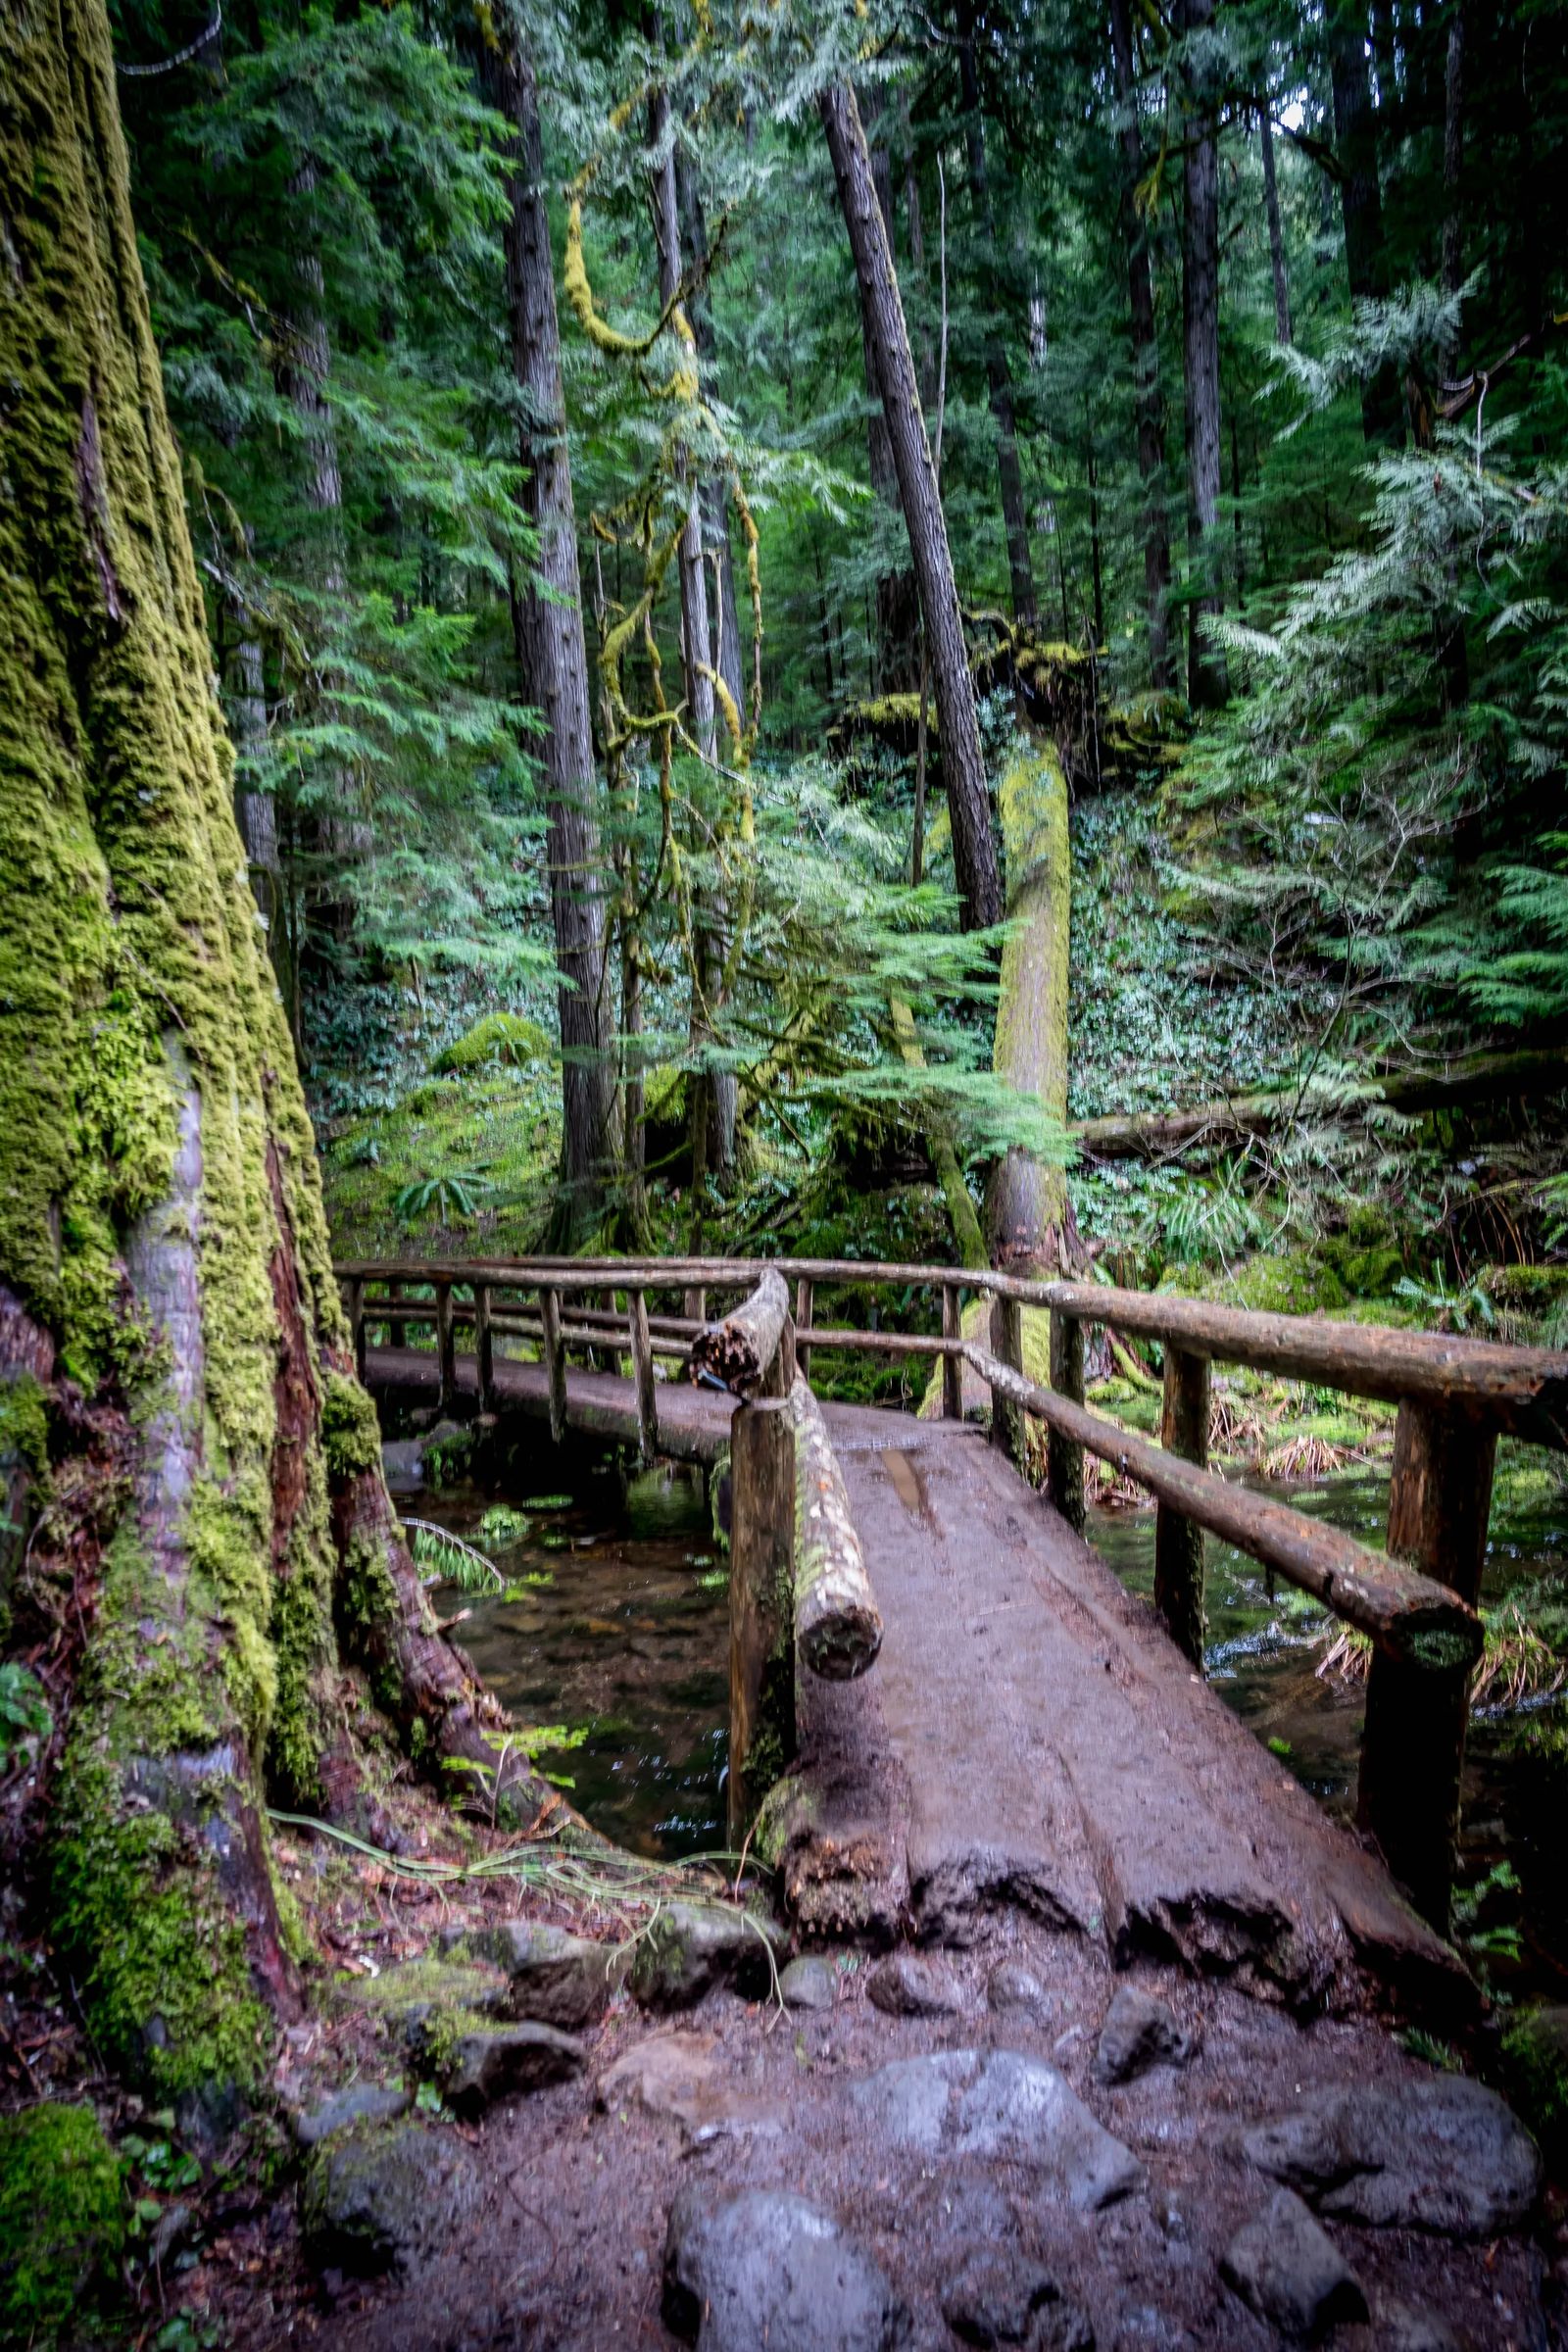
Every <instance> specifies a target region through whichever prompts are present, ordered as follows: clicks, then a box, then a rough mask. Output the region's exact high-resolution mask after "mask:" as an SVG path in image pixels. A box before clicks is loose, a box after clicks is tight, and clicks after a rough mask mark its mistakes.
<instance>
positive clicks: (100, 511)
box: [0, 0, 493, 2095]
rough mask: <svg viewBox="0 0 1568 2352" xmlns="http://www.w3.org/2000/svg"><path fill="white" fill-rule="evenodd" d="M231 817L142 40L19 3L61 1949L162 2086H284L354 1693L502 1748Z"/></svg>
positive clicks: (27, 1233)
mask: <svg viewBox="0 0 1568 2352" xmlns="http://www.w3.org/2000/svg"><path fill="white" fill-rule="evenodd" d="M232 784H233V774H232V760H231V756H230V752H229V748H228V744H227V742H226V740H225V738H224V734H223V729H222V723H221V714H220V711H219V706H218V701H217V690H216V683H215V680H214V678H213V676H212V674H211V661H210V655H209V649H208V638H207V629H206V624H205V617H204V613H203V610H202V603H201V596H200V591H199V588H198V585H197V578H196V571H195V566H194V564H193V561H192V556H191V547H190V540H189V535H188V531H187V525H186V517H185V509H184V503H183V496H182V487H181V480H180V469H179V461H178V455H177V452H176V450H175V446H174V442H173V437H172V433H171V430H170V426H169V422H168V417H167V415H166V411H165V406H164V395H163V386H162V381H161V377H160V370H159V361H158V354H157V351H156V349H155V347H154V343H153V339H152V333H151V329H150V324H149V318H148V308H147V297H146V292H145V289H144V287H143V283H142V275H141V268H140V263H139V261H138V258H137V250H136V240H135V233H134V229H133V226H132V222H131V218H130V209H129V198H128V185H127V177H126V168H125V154H124V148H123V141H122V137H121V130H120V122H119V114H118V106H117V100H116V92H115V75H114V65H113V59H112V55H111V49H110V34H109V23H108V18H107V15H106V13H105V10H104V7H103V5H102V0H37V4H36V5H32V6H28V7H26V8H22V9H18V8H12V9H6V10H3V11H0V1382H3V1383H4V1387H3V1390H0V1403H3V1406H4V1412H5V1418H6V1421H7V1423H8V1424H9V1425H11V1426H12V1427H13V1428H14V1429H15V1428H22V1429H24V1431H25V1435H26V1439H27V1444H26V1450H27V1454H28V1458H29V1460H30V1463H31V1467H32V1472H33V1477H32V1482H31V1489H32V1491H31V1507H32V1508H33V1509H34V1510H35V1511H36V1510H37V1509H38V1506H39V1504H40V1502H41V1503H42V1504H43V1506H44V1507H43V1509H42V1514H41V1516H39V1517H38V1518H37V1520H36V1523H35V1526H34V1530H33V1540H32V1542H31V1544H30V1545H29V1547H28V1550H27V1555H26V1560H25V1565H24V1566H23V1568H22V1569H21V1570H20V1571H19V1573H18V1575H17V1577H16V1580H15V1583H14V1587H13V1591H12V1593H11V1595H10V1610H11V1617H12V1626H11V1632H12V1637H13V1638H18V1637H20V1638H24V1639H25V1642H26V1643H27V1646H28V1648H29V1650H30V1651H32V1652H34V1653H36V1654H38V1655H40V1656H41V1657H42V1659H43V1662H44V1664H43V1670H44V1673H45V1676H46V1679H47V1680H48V1682H49V1685H50V1690H51V1696H52V1698H53V1700H54V1702H55V1707H56V1715H57V1735H56V1739H55V1741H54V1745H53V1748H52V1750H51V1754H50V1757H49V1760H48V1773H47V1784H48V1785H47V1789H46V1803H45V1804H44V1805H43V1806H42V1807H41V1808H40V1814H39V1819H40V1821H41V1822H43V1823H46V1825H47V1838H46V1841H45V1843H44V1846H43V1848H42V1850H41V1851H40V1853H39V1854H38V1856H36V1857H35V1858H36V1859H37V1860H38V1862H39V1873H38V1881H39V1895H40V1900H41V1903H42V1905H43V1908H44V1913H45V1917H46V1919H47V1920H48V1921H49V1923H50V1925H51V1928H52V1933H53V1935H54V1936H55V1938H56V1941H57V1945H58V1946H59V1947H60V1949H61V1951H62V1956H63V1958H64V1959H65V1961H66V1963H67V1965H68V1966H69V1969H70V1972H71V1976H72V1978H73V1982H74V1984H75V1985H76V1986H77V1988H78V1989H79V1992H80V1995H81V1999H82V2003H83V2007H84V2010H85V2013H86V2016H87V2019H88V2021H89V2023H90V2025H91V2028H92V2031H93V2034H94V2037H95V2040H96V2043H97V2046H98V2048H99V2049H100V2050H101V2051H102V2052H103V2053H104V2054H105V2056H106V2057H108V2058H109V2059H111V2060H112V2061H113V2062H116V2063H118V2064H120V2065H121V2066H123V2068H125V2069H126V2070H127V2071H129V2072H130V2073H132V2074H133V2075H136V2076H138V2077H140V2078H141V2079H142V2080H144V2081H145V2082H148V2083H149V2084H150V2085H151V2086H152V2087H153V2088H155V2089H156V2090H157V2091H158V2092H159V2093H160V2094H162V2095H178V2094H180V2093H192V2094H200V2093H208V2094H211V2093H214V2092H219V2091H221V2090H223V2089H224V2088H225V2087H229V2086H237V2087H239V2088H240V2089H244V2088H246V2087H247V2086H249V2085H251V2084H253V2083H255V2082H258V2081H259V2080H260V2079H261V2077H262V2075H263V2073H264V2071H265V2068H266V2064H267V2058H268V2046H269V2038H270V2029H271V2023H272V2020H273V2019H274V2017H275V2016H276V2014H277V2013H278V2012H279V2011H284V2012H286V2011H287V2010H288V2009H289V2007H290V2006H291V2005H292V2003H293V2001H294V1999H295V1997H296V1996H295V1987H294V1979H293V1963H292V1961H291V1959H290V1954H289V1943H290V1938H289V1934H288V1930H287V1921H286V1906H285V1905H284V1904H283V1902H282V1901H281V1899H280V1897H279V1895H278V1892H277V1889H276V1887H275V1885H274V1881H273V1876H272V1872H271V1867H270V1850H269V1837H268V1828H267V1816H266V1804H267V1801H268V1799H269V1797H270V1796H272V1795H274V1794H275V1795H277V1796H281V1797H283V1798H285V1799H286V1800H289V1801H292V1802H293V1803H295V1804H297V1805H310V1806H319V1807H321V1808H323V1809H338V1810H341V1809H344V1808H352V1807H353V1806H354V1805H355V1803H356V1801H357V1797H358V1793H359V1788H360V1774H359V1771H358V1763H357V1753H356V1749H355V1747H354V1744H353V1742H352V1740H351V1736H350V1730H349V1710H348V1708H347V1706H346V1704H345V1703H344V1691H345V1684H344V1678H343V1666H344V1662H345V1661H346V1660H353V1661H355V1662H356V1663H357V1664H358V1666H359V1667H360V1669H361V1671H362V1673H363V1675H364V1677H365V1679H366V1681H367V1682H368V1688H369V1691H370V1693H371V1695H372V1696H373V1697H374V1699H375V1700H376V1701H378V1702H379V1704H380V1707H381V1709H382V1710H383V1711H384V1713H385V1715H386V1716H387V1717H388V1718H390V1719H391V1721H392V1722H393V1723H394V1724H395V1725H396V1727H397V1730H398V1733H399V1735H400V1736H401V1738H402V1740H403V1742H404V1744H405V1745H407V1746H408V1747H410V1748H412V1749H414V1750H415V1751H417V1752H422V1753H424V1754H426V1755H428V1756H429V1757H431V1758H440V1757H442V1756H452V1755H466V1756H468V1757H470V1758H473V1759H475V1760H478V1759H482V1758H487V1757H490V1755H491V1751H490V1750H489V1748H488V1747H487V1745H486V1743H485V1740H484V1736H483V1735H484V1731H485V1728H486V1702H484V1701H483V1700H482V1699H481V1698H480V1696H479V1694H478V1693H477V1692H476V1691H475V1689H474V1688H473V1686H472V1684H471V1683H470V1681H469V1680H468V1678H467V1677H466V1674H465V1673H464V1671H463V1670H462V1668H461V1667H460V1665H459V1663H458V1661H457V1659H456V1656H455V1655H454V1653H453V1652H452V1651H451V1650H450V1649H448V1648H447V1646H446V1645H445V1644H444V1643H443V1642H441V1640H440V1639H439V1637H438V1636H437V1634H436V1633H435V1631H434V1627H433V1624H432V1622H431V1620H430V1617H429V1614H428V1608H427V1605H426V1603H425V1601H424V1599H423V1595H422V1594H421V1593H420V1590H419V1586H418V1583H417V1578H416V1576H415V1573H414V1570H413V1567H412V1564H411V1562H410V1560H409V1558H408V1554H407V1552H406V1551H405V1549H404V1548H403V1545H402V1543H401V1540H400V1537H399V1533H398V1528H397V1522H396V1520H395V1518H394V1516H393V1513H392V1510H391V1506H390V1504H389V1502H388V1500H387V1496H386V1491H385V1487H384V1485H383V1483H382V1479H381V1469H380V1455H379V1448H378V1438H377V1432H376V1428H375V1421H374V1415H373V1413H372V1411H371V1408H370V1405H369V1402H368V1398H367V1397H365V1395H364V1394H363V1392H362V1391H361V1390H360V1389H359V1388H358V1387H357V1386H356V1385H355V1383H354V1380H353V1378H352V1375H351V1370H350V1366H351V1361H352V1359H351V1356H350V1354H349V1350H348V1338H347V1332H346V1330H345V1328H344V1324H343V1319H342V1315H341V1310H340V1308H339V1304H338V1300H337V1297H336V1293H335V1289H334V1285H333V1280H332V1273H331V1266H330V1261H329V1255H328V1245H327V1236H326V1228H325V1223H324V1219H323V1215H322V1208H321V1196H320V1190H319V1180H318V1176H317V1171H316V1160H315V1150H314V1144H313V1139H312V1135H311V1129H310V1123H309V1120H308V1117H307V1115H306V1109H305V1103H304V1099H303V1096H302V1093H301V1089H300V1083H299V1079H298V1076H297V1073H296V1070H295V1066H294V1059H293V1053H292V1048H291V1043H290V1038H289V1033H288V1028H287V1024H286V1021H285V1018H284V1013H283V1007H282V1005H281V1002H280V1000H279V997H278V994H277V989H276V986H275V984H274V981H273V978H272V974H271V971H270V967H269V964H268V960H267V956H266V948H265V941H264V938H263V934H262V929H261V926H260V925H259V923H258V921H257V916H256V908H255V906H254V903H253V901H252V898H251V894H250V889H249V886H248V882H247V878H246V864H245V852H244V848H243V846H242V844H241V841H240V838H239V833H238V830H237V828H236V825H235V821H234V809H233V798H232ZM44 1431H46V1432H47V1458H45V1457H44V1447H43V1443H42V1441H41V1438H40V1435H39V1433H40V1432H44ZM492 1760H493V1758H492Z"/></svg>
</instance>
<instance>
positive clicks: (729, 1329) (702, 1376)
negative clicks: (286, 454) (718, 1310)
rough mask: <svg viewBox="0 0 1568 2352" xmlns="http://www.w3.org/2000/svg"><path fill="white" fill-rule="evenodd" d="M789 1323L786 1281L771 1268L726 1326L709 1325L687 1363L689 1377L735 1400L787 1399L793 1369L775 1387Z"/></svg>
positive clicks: (727, 1320) (696, 1343)
mask: <svg viewBox="0 0 1568 2352" xmlns="http://www.w3.org/2000/svg"><path fill="white" fill-rule="evenodd" d="M789 1320H790V1295H789V1292H788V1290H787V1289H786V1287H785V1283H784V1277H783V1275H782V1274H780V1273H779V1272H778V1271H777V1269H776V1268H775V1267H772V1266H768V1267H766V1268H764V1270H763V1273H762V1277H761V1280H760V1282H759V1283H758V1286H757V1288H756V1290H755V1291H753V1292H752V1294H751V1296H750V1298H748V1299H743V1300H742V1301H741V1303H740V1305H739V1306H737V1307H736V1308H735V1309H734V1311H733V1313H731V1314H728V1315H726V1316H725V1317H724V1320H723V1322H722V1323H710V1324H709V1325H708V1326H707V1327H706V1328H705V1329H704V1330H702V1331H700V1332H699V1333H698V1335H697V1337H696V1339H695V1340H694V1341H693V1342H692V1351H691V1355H690V1357H689V1358H688V1360H687V1371H688V1373H689V1375H690V1377H691V1378H692V1379H693V1380H694V1381H696V1380H707V1381H709V1382H710V1383H711V1384H712V1385H713V1386H715V1387H717V1388H721V1389H728V1390H729V1392H730V1395H731V1396H732V1397H756V1396H759V1395H760V1394H761V1393H762V1392H763V1391H764V1389H765V1390H767V1391H768V1393H769V1394H771V1395H776V1396H782V1395H786V1394H787V1393H788V1388H789V1378H790V1376H791V1375H792V1374H793V1371H794V1366H793V1364H790V1365H788V1366H787V1367H786V1368H785V1374H784V1377H783V1378H782V1380H779V1381H778V1382H777V1385H772V1384H773V1383H774V1382H775V1367H776V1365H777V1363H778V1359H779V1355H780V1351H781V1349H782V1348H784V1346H785V1342H786V1332H787V1327H788V1324H789ZM792 1352H793V1351H792Z"/></svg>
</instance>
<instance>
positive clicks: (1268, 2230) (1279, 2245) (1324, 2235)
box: [1219, 2188, 1367, 2343]
mask: <svg viewBox="0 0 1568 2352" xmlns="http://www.w3.org/2000/svg"><path fill="white" fill-rule="evenodd" d="M1219 2273H1220V2277H1221V2278H1223V2279H1224V2280H1225V2283H1226V2285H1227V2286H1232V2287H1234V2288H1235V2289H1236V2292H1237V2293H1238V2294H1239V2295H1240V2296H1241V2298H1242V2301H1243V2302H1244V2303H1245V2304H1247V2306H1248V2307H1249V2309H1250V2310H1252V2311H1255V2312H1256V2314H1257V2316H1258V2318H1259V2319H1260V2320H1266V2321H1267V2322H1268V2324H1269V2326H1270V2327H1277V2328H1278V2329H1279V2330H1280V2333H1281V2334H1282V2335H1289V2336H1295V2337H1297V2338H1298V2339H1299V2340H1301V2341H1304V2342H1306V2343H1316V2342H1317V2341H1318V2339H1319V2337H1321V2336H1323V2335H1325V2334H1327V2332H1328V2330H1329V2329H1330V2328H1331V2327H1335V2326H1336V2325H1337V2324H1338V2323H1339V2322H1340V2321H1341V2320H1364V2319H1365V2318H1366V2316H1367V2305H1366V2296H1365V2295H1364V2294H1363V2292H1362V2290H1361V2284H1360V2281H1359V2280H1358V2278H1356V2276H1355V2273H1354V2272H1353V2271H1352V2270H1351V2269H1350V2266H1349V2264H1348V2262H1347V2261H1346V2260H1345V2257H1344V2256H1343V2255H1342V2254H1341V2252H1340V2250H1339V2248H1338V2246H1336V2244H1335V2243H1334V2240H1333V2239H1332V2238H1331V2237H1330V2235H1329V2233H1328V2231H1327V2230H1326V2229H1322V2228H1321V2227H1320V2226H1319V2224H1318V2223H1317V2222H1315V2221H1314V2220H1313V2219H1312V2216H1311V2214H1310V2213H1309V2212H1308V2211H1307V2209H1306V2207H1305V2206H1304V2205H1303V2204H1302V2203H1301V2200H1300V2198H1299V2197H1298V2196H1296V2195H1294V2194H1293V2192H1292V2191H1291V2190H1290V2189H1288V2188H1281V2189H1276V2191H1275V2193H1274V2195H1273V2196H1272V2197H1271V2198H1270V2200H1269V2202H1268V2204H1267V2205H1266V2206H1265V2207H1264V2209H1263V2211H1262V2212H1261V2213H1259V2214H1256V2215H1254V2216H1253V2218H1252V2220H1251V2221H1250V2222H1248V2223H1247V2224H1245V2226H1244V2227H1243V2228H1242V2229H1238V2231H1237V2232H1236V2235H1235V2236H1234V2237H1233V2238H1232V2239H1231V2242H1230V2244H1229V2245H1228V2246H1227V2247H1226V2249H1225V2251H1224V2253H1223V2254H1222V2255H1221V2256H1220V2263H1219Z"/></svg>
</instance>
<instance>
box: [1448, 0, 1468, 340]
mask: <svg viewBox="0 0 1568 2352" xmlns="http://www.w3.org/2000/svg"><path fill="white" fill-rule="evenodd" d="M1463 173H1464V8H1463V6H1462V4H1460V5H1456V6H1455V8H1454V12H1453V15H1452V17H1451V18H1450V19H1449V21H1448V63H1447V73H1446V81H1445V103H1444V118H1443V290H1444V292H1445V293H1446V294H1457V293H1458V291H1459V288H1460V287H1461V286H1462V285H1463V283H1464V216H1463V214H1462V212H1461V210H1460V195H1459V187H1460V180H1461V178H1462V177H1463ZM1446 357H1447V360H1448V363H1449V366H1450V367H1451V366H1452V363H1453V357H1454V355H1453V354H1452V353H1451V352H1449V353H1448V354H1446Z"/></svg>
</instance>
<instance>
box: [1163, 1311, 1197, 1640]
mask: <svg viewBox="0 0 1568 2352" xmlns="http://www.w3.org/2000/svg"><path fill="white" fill-rule="evenodd" d="M1208 1370H1209V1367H1208V1358H1207V1356H1206V1355H1189V1354H1188V1352H1187V1350H1186V1349H1185V1348H1172V1347H1171V1346H1170V1345H1169V1344H1168V1343H1167V1345H1166V1348H1165V1397H1164V1404H1163V1409H1162V1411H1161V1415H1160V1426H1159V1442H1160V1444H1161V1446H1163V1447H1164V1449H1165V1451H1166V1452H1167V1453H1179V1454H1180V1455H1181V1456H1182V1459H1183V1460H1184V1461H1188V1462H1196V1463H1197V1465H1198V1467H1199V1469H1200V1470H1205V1469H1206V1468H1207V1467H1208V1405H1209V1397H1208ZM1154 1606H1155V1608H1156V1609H1157V1610H1158V1611H1159V1613H1160V1615H1161V1617H1163V1619H1164V1620H1165V1629H1166V1631H1167V1632H1168V1634H1169V1635H1170V1638H1171V1640H1172V1641H1173V1642H1175V1644H1176V1646H1177V1648H1178V1649H1179V1650H1182V1651H1183V1652H1184V1653H1185V1654H1186V1656H1188V1657H1189V1658H1191V1659H1192V1661H1193V1664H1194V1665H1195V1666H1196V1667H1198V1668H1199V1669H1200V1671H1201V1668H1202V1664H1203V1531H1202V1529H1201V1527H1200V1526H1198V1524H1197V1523H1196V1521H1194V1520H1192V1519H1187V1518H1184V1517H1183V1515H1182V1513H1181V1512H1180V1511H1176V1510H1172V1508H1171V1506H1170V1504H1169V1503H1166V1502H1162V1503H1161V1504H1160V1505H1159V1508H1158V1509H1157V1511H1156V1512H1155V1514H1154Z"/></svg>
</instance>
